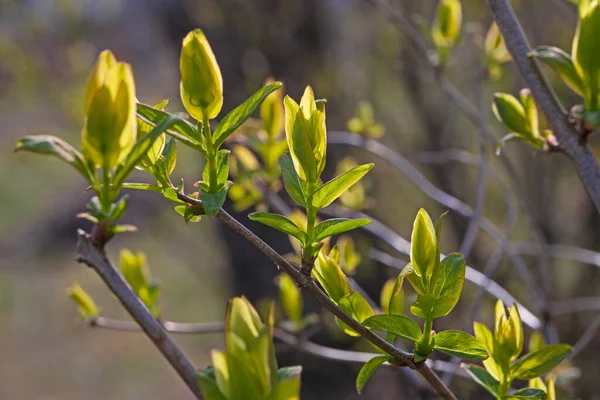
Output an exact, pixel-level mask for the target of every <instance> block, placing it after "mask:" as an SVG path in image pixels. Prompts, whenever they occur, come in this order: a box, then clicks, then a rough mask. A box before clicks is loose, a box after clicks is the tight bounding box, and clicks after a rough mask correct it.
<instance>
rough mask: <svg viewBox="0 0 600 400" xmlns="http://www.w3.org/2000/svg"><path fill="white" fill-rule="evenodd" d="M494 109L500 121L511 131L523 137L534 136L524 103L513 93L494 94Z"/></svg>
mask: <svg viewBox="0 0 600 400" xmlns="http://www.w3.org/2000/svg"><path fill="white" fill-rule="evenodd" d="M492 110H493V111H494V115H496V118H498V121H500V122H502V123H503V124H504V125H506V127H507V128H508V130H509V131H510V132H514V133H517V134H519V135H521V136H523V137H529V136H532V135H531V132H530V130H529V123H528V121H527V116H526V115H525V109H524V108H523V105H522V104H521V103H520V102H519V100H517V99H516V98H515V97H514V96H513V95H511V94H508V93H496V94H494V102H493V103H492Z"/></svg>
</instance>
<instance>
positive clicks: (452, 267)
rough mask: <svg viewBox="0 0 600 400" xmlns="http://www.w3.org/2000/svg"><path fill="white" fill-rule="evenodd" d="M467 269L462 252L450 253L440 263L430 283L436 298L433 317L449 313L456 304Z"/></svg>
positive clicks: (431, 290)
mask: <svg viewBox="0 0 600 400" xmlns="http://www.w3.org/2000/svg"><path fill="white" fill-rule="evenodd" d="M465 271H466V265H465V258H464V257H463V255H462V254H458V253H453V254H449V255H447V256H446V257H445V258H444V259H443V260H442V261H441V262H440V263H439V265H438V267H437V268H436V269H435V271H434V272H433V276H432V277H431V283H430V292H431V294H432V296H433V298H434V299H435V305H434V309H433V313H432V316H433V318H439V317H443V316H444V315H447V314H448V313H449V312H450V311H452V309H453V308H454V307H455V306H456V303H458V299H459V298H460V293H461V291H462V288H463V284H464V282H465Z"/></svg>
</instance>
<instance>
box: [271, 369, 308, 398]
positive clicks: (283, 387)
mask: <svg viewBox="0 0 600 400" xmlns="http://www.w3.org/2000/svg"><path fill="white" fill-rule="evenodd" d="M301 372H302V367H300V366H295V367H285V368H280V369H279V370H278V371H277V382H276V383H275V386H274V387H273V390H272V391H271V394H270V396H269V400H298V399H299V398H300V373H301Z"/></svg>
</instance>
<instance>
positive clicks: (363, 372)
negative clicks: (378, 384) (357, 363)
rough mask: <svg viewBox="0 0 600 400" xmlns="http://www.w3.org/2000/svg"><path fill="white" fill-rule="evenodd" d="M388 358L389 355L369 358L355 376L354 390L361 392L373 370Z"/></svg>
mask: <svg viewBox="0 0 600 400" xmlns="http://www.w3.org/2000/svg"><path fill="white" fill-rule="evenodd" d="M388 358H389V356H376V357H373V358H371V359H370V360H369V361H367V362H366V363H365V364H364V365H363V366H362V368H361V369H360V372H359V373H358V376H357V377H356V390H357V391H358V393H361V392H362V390H363V388H364V387H365V385H366V384H367V381H368V380H369V378H370V377H371V375H373V372H375V370H376V369H377V368H379V366H380V365H381V364H383V363H384V362H386V361H388Z"/></svg>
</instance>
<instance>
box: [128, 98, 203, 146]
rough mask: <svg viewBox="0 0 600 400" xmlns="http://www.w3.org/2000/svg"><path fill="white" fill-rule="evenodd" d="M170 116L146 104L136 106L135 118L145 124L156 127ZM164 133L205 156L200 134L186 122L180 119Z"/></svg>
mask: <svg viewBox="0 0 600 400" xmlns="http://www.w3.org/2000/svg"><path fill="white" fill-rule="evenodd" d="M169 115H170V114H169V113H168V112H165V111H161V110H158V109H156V108H153V107H150V106H148V105H146V104H142V103H138V104H137V116H138V118H139V119H141V120H142V121H144V122H145V123H147V124H150V125H152V126H156V125H157V124H159V123H160V122H162V121H163V120H164V119H165V118H167V117H168V116H169ZM166 133H167V134H168V135H170V136H172V137H173V138H175V139H177V140H179V141H180V142H181V143H183V144H185V145H186V146H189V147H191V148H192V149H194V150H198V151H200V152H202V153H203V154H206V147H205V146H204V144H203V143H201V142H200V133H199V132H198V130H197V129H196V127H195V126H194V125H193V124H192V123H190V122H189V121H187V120H184V119H180V120H178V121H177V122H175V123H174V124H173V126H171V127H170V128H169V129H168V130H167V131H166Z"/></svg>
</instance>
